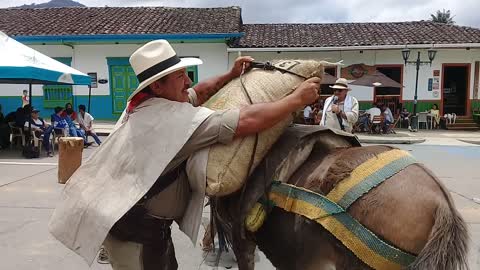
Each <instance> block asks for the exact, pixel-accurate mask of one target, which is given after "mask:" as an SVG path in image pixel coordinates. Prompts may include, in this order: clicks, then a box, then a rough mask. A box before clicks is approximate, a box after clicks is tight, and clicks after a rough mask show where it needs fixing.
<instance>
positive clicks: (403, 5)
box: [0, 0, 480, 28]
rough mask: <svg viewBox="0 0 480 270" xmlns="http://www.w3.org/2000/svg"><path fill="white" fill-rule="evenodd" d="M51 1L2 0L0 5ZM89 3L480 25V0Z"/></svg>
mask: <svg viewBox="0 0 480 270" xmlns="http://www.w3.org/2000/svg"><path fill="white" fill-rule="evenodd" d="M33 2H34V3H37V4H38V3H44V2H48V0H1V1H0V7H10V6H18V5H21V4H31V3H33ZM78 2H80V3H82V4H84V5H86V6H105V5H108V6H175V7H219V6H240V7H242V14H243V19H244V22H246V23H281V22H290V23H292V22H299V23H312V22H316V23H322V22H323V23H325V22H392V21H412V20H424V19H429V18H430V14H431V13H434V12H435V11H436V10H438V9H440V10H441V9H446V10H451V12H452V14H453V15H455V18H454V20H455V21H456V23H457V24H459V25H467V26H474V27H478V28H480V16H479V13H480V1H479V0H456V1H453V0H368V1H367V0H344V1H338V0H316V1H315V0H237V1H234V0H101V1H100V0H78Z"/></svg>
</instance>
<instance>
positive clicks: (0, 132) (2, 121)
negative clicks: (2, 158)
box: [0, 104, 10, 149]
mask: <svg viewBox="0 0 480 270" xmlns="http://www.w3.org/2000/svg"><path fill="white" fill-rule="evenodd" d="M9 145H10V127H9V126H8V122H7V119H6V117H4V115H3V112H2V105H1V104H0V149H2V148H7V147H8V146H9Z"/></svg>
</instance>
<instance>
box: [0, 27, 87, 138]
mask: <svg viewBox="0 0 480 270" xmlns="http://www.w3.org/2000/svg"><path fill="white" fill-rule="evenodd" d="M0 83H5V84H28V85H29V94H28V95H29V98H30V99H29V100H30V104H31V102H32V84H48V85H54V84H63V85H65V84H66V85H74V84H75V85H86V86H88V87H89V91H88V110H90V96H91V87H90V83H91V77H90V76H88V75H87V74H85V73H82V72H80V71H78V70H76V69H74V68H71V67H69V66H67V65H65V64H62V63H60V62H58V61H57V60H55V59H52V58H50V57H48V56H46V55H44V54H42V53H40V52H38V51H36V50H34V49H32V48H30V47H28V46H25V45H23V44H22V43H20V42H18V41H16V40H14V39H12V38H10V37H9V36H7V35H6V34H5V33H3V32H1V31H0ZM30 128H31V126H30V125H29V129H30Z"/></svg>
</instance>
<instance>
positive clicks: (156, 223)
mask: <svg viewBox="0 0 480 270" xmlns="http://www.w3.org/2000/svg"><path fill="white" fill-rule="evenodd" d="M185 166H186V161H184V162H183V163H182V164H180V165H179V166H178V167H176V168H175V169H173V170H171V171H169V172H167V173H166V174H164V175H162V176H160V177H159V178H158V179H157V181H155V184H153V186H152V187H151V188H150V190H149V191H148V192H147V193H146V194H145V195H144V196H143V197H142V198H141V199H140V200H139V201H138V202H137V204H135V205H134V206H133V207H132V208H131V209H130V210H128V212H127V213H125V214H124V215H123V216H122V217H121V218H120V219H119V220H118V221H117V222H116V223H115V225H113V227H112V228H111V229H110V234H111V235H112V236H114V237H115V238H117V239H119V240H122V241H131V242H137V243H142V244H149V243H153V242H155V241H158V240H165V239H168V238H170V225H171V224H172V220H168V219H158V218H155V217H152V216H149V215H148V214H147V209H146V208H145V202H146V201H147V200H148V199H150V198H152V197H153V196H155V195H157V194H158V193H160V192H162V191H163V190H165V189H166V188H167V187H168V186H170V185H171V184H172V183H173V182H175V180H177V179H178V177H179V176H180V173H181V172H182V170H184V169H185Z"/></svg>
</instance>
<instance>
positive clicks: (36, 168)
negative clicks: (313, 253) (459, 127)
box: [0, 131, 480, 270]
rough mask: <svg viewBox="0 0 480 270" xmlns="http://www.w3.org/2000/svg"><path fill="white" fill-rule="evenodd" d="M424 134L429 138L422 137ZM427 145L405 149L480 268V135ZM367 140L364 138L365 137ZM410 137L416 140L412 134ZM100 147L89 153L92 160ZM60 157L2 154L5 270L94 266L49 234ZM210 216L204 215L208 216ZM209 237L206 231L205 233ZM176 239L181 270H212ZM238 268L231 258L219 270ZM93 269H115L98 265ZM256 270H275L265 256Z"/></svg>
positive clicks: (447, 135) (434, 136)
mask: <svg viewBox="0 0 480 270" xmlns="http://www.w3.org/2000/svg"><path fill="white" fill-rule="evenodd" d="M422 134H423V135H422ZM420 135H421V136H423V137H424V138H426V140H425V142H423V143H419V144H410V145H399V147H400V148H402V149H406V150H409V151H411V152H412V154H413V155H415V156H416V157H417V158H418V159H419V160H420V161H422V162H424V163H425V164H426V165H427V166H428V167H429V168H431V169H432V170H433V171H434V172H435V173H436V174H437V175H438V176H439V177H440V179H441V180H442V181H443V183H445V185H446V186H447V187H448V189H449V190H450V192H451V194H452V196H453V198H454V200H455V203H456V206H457V208H458V209H459V211H460V213H461V214H462V215H463V217H464V218H465V220H466V221H467V222H468V226H469V230H470V234H471V238H472V245H471V250H470V255H469V262H470V265H471V269H480V204H478V203H476V202H475V201H474V198H480V173H479V172H480V169H479V164H480V147H479V146H477V145H475V144H472V143H466V142H463V141H460V140H459V139H469V140H471V141H473V142H475V141H478V140H480V133H465V132H463V133H460V132H453V133H451V132H443V131H441V132H437V133H432V132H430V134H429V132H423V133H422V132H418V133H415V134H413V135H412V136H420ZM361 136H364V135H361ZM409 136H410V135H409ZM95 148H96V147H90V148H89V149H86V150H85V151H84V158H87V157H88V156H89V155H90V154H91V153H92V152H93V151H94V150H95ZM57 158H58V155H56V156H55V157H53V158H48V157H42V158H40V159H35V160H26V159H23V158H22V157H21V156H20V153H19V151H3V152H0V261H1V266H0V269H7V270H10V269H12V270H34V269H35V270H43V269H45V270H47V269H48V270H60V269H61V270H64V269H68V270H87V269H89V267H88V265H87V264H86V263H85V262H84V261H83V260H82V259H81V258H80V257H78V256H77V255H75V254H74V253H73V252H71V251H70V250H68V249H66V248H65V247H64V246H63V245H61V244H60V243H59V242H57V241H56V240H55V239H54V238H53V237H52V236H51V235H50V234H49V233H48V231H47V223H48V220H49V218H50V215H51V214H52V212H53V209H54V208H55V206H56V204H57V203H58V198H59V196H60V194H61V191H62V188H63V185H61V184H58V183H57ZM208 214H209V213H208V211H207V210H206V211H205V213H204V216H205V217H208ZM202 233H203V232H201V234H202ZM173 238H174V242H175V248H176V253H177V259H178V261H179V269H211V267H210V266H208V264H207V263H205V262H203V259H202V252H201V249H200V247H198V246H197V247H196V248H195V247H193V245H192V243H191V242H190V241H189V240H188V239H187V237H186V236H184V235H183V234H182V233H181V232H179V231H178V229H177V228H175V229H174V232H173ZM226 266H227V267H232V266H233V268H236V266H235V264H234V261H233V260H232V259H231V258H229V257H226V258H225V260H224V261H222V263H221V266H220V267H219V269H225V268H226ZM91 269H97V270H104V269H105V270H106V269H111V268H110V266H109V265H100V264H98V263H96V262H95V263H94V264H93V265H92V267H91ZM256 269H265V270H267V269H268V270H269V269H274V268H273V267H272V266H271V264H270V263H269V262H268V260H266V258H265V257H264V256H263V254H262V253H261V252H259V256H258V262H257V267H256Z"/></svg>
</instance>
